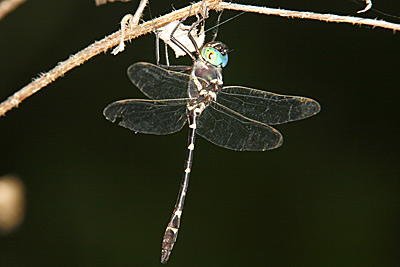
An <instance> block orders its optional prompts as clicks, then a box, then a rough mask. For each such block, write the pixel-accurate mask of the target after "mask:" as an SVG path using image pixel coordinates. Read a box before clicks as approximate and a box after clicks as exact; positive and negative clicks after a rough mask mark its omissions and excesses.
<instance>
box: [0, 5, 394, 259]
mask: <svg viewBox="0 0 400 267" xmlns="http://www.w3.org/2000/svg"><path fill="white" fill-rule="evenodd" d="M188 2H189V1H151V9H152V14H153V16H159V15H162V14H166V13H168V12H170V10H171V4H173V5H174V7H175V8H181V7H184V6H186V5H188ZM265 4H268V6H269V7H281V8H284V9H293V10H304V11H312V12H321V13H333V14H338V15H340V14H342V15H354V16H355V15H357V14H356V11H357V10H359V9H362V7H360V6H358V5H356V4H354V3H353V2H350V1H347V0H341V1H337V0H334V1H333V0H332V1H316V0H310V1H284V0H282V1H267V3H265V2H263V1H259V2H257V3H255V5H265ZM136 6H137V1H132V2H130V3H114V4H107V5H104V6H101V7H96V6H95V5H94V1H80V0H69V1H53V0H41V1H27V2H26V3H25V4H23V5H22V6H21V7H20V8H18V9H17V10H16V11H15V12H13V13H11V14H9V15H8V16H7V17H5V18H4V19H3V20H2V21H0V36H1V42H0V51H1V52H0V55H1V64H0V73H1V76H0V77H1V79H0V85H1V86H0V99H1V100H5V99H6V98H7V97H8V96H9V95H11V94H12V93H14V92H15V91H16V90H18V89H20V88H22V87H23V86H25V85H26V84H28V83H29V82H30V81H31V80H32V78H35V77H37V76H38V74H39V73H41V72H45V71H47V70H49V69H51V68H53V67H54V66H55V64H56V63H57V62H59V61H63V60H65V59H67V58H68V57H69V56H70V55H72V54H75V53H76V52H78V51H79V50H81V49H83V48H84V47H86V46H87V45H89V44H91V43H93V42H94V41H95V40H100V39H102V38H103V37H104V36H105V35H108V34H111V33H112V32H114V31H116V30H118V27H119V22H120V20H121V18H122V17H123V15H125V14H126V13H133V12H134V11H135V9H136ZM374 7H375V8H376V9H379V10H381V11H385V12H388V13H392V14H395V15H400V5H399V3H398V2H397V1H375V2H374ZM234 14H237V12H229V11H226V12H225V13H224V15H223V19H227V18H229V17H231V16H233V15H234ZM363 16H365V17H370V18H376V17H379V18H382V16H381V15H379V14H378V13H375V12H373V11H370V12H368V13H367V14H365V15H363ZM149 17H150V16H149V14H148V9H146V15H145V17H144V19H146V20H147V19H149ZM384 19H390V18H387V17H386V18H385V17H384ZM394 21H395V22H396V20H394ZM397 22H398V20H397ZM214 23H215V14H212V16H211V18H210V19H209V20H208V21H207V26H208V27H210V26H212V25H214ZM210 39H211V35H210V34H209V35H208V40H210ZM218 39H219V40H221V41H223V42H225V43H226V44H227V45H228V46H229V48H230V49H233V50H234V51H233V52H231V53H230V55H229V60H230V61H229V64H228V66H227V67H226V68H225V69H224V83H225V85H244V86H248V87H253V88H258V89H262V90H267V91H271V92H276V93H281V94H292V95H303V96H308V97H311V98H313V99H316V100H317V101H318V102H319V103H320V104H321V106H322V111H321V113H320V114H318V115H317V116H315V117H313V118H311V119H307V120H304V121H299V122H295V123H290V124H286V125H281V126H278V127H277V128H278V129H279V131H280V132H282V134H283V135H284V138H285V139H284V140H285V141H284V145H283V146H282V147H281V148H279V149H277V150H274V151H269V152H260V153H258V152H233V151H229V150H226V149H223V148H220V147H217V146H215V145H213V144H211V143H209V142H207V141H205V140H204V139H202V138H200V137H199V138H198V139H197V143H196V152H195V158H194V166H193V169H192V177H191V178H192V179H191V183H190V186H189V192H188V197H187V202H186V206H185V211H184V213H183V214H184V215H183V221H182V227H181V231H180V233H179V238H178V242H177V244H176V246H175V249H174V251H173V253H172V257H171V259H170V262H169V263H168V264H169V265H170V266H260V265H261V266H263V265H265V266H311V265H312V266H327V265H329V266H355V265H358V266H360V265H363V266H374V265H375V266H378V265H379V266H383V265H386V266H388V265H394V264H395V263H398V262H399V260H400V255H399V254H400V252H399V251H400V250H399V249H400V246H399V244H400V238H399V237H400V233H399V223H400V216H399V212H400V180H399V179H400V175H399V166H400V165H399V148H400V144H399V133H400V131H399V127H398V124H399V123H400V120H399V115H400V108H399V99H400V92H399V89H400V88H399V71H400V67H399V59H400V35H399V34H398V33H395V34H394V33H393V32H392V31H390V30H383V29H372V28H371V27H360V26H353V25H350V24H336V23H325V22H318V21H311V20H298V19H286V18H280V17H274V16H265V15H257V14H245V15H242V16H240V17H239V18H237V19H235V20H233V21H230V22H228V23H226V24H224V25H223V26H221V27H220V30H219V35H218ZM171 57H172V54H171ZM138 61H147V62H155V58H154V36H153V35H148V36H143V37H140V38H138V39H136V40H133V41H132V43H128V44H127V48H126V50H125V52H123V53H121V54H119V55H117V56H113V55H111V54H110V51H108V52H107V53H105V54H101V55H99V56H96V57H95V58H93V59H91V60H90V61H89V62H87V63H85V64H84V65H82V66H80V67H78V68H75V69H73V70H72V71H70V72H68V73H67V74H66V75H65V77H63V78H60V79H58V80H56V81H55V82H54V83H52V84H51V85H49V86H47V87H45V88H44V89H42V90H41V91H40V92H39V93H37V94H35V95H34V96H32V97H31V98H29V99H27V100H26V101H24V102H23V103H22V104H21V105H20V106H19V108H18V109H14V110H12V111H10V112H8V113H7V115H6V116H5V117H2V118H0V148H1V158H0V175H3V174H7V173H14V174H18V175H19V176H20V177H21V178H22V179H23V181H24V182H25V185H26V188H27V211H26V218H25V221H24V223H23V224H22V225H21V227H20V228H19V229H18V230H17V231H15V232H14V233H11V234H9V235H7V236H3V237H0V265H1V266H78V265H79V266H128V265H131V266H155V265H157V264H159V257H160V249H161V238H162V235H163V233H164V229H165V226H166V224H167V222H168V219H169V218H170V215H171V212H172V209H173V205H174V202H175V199H176V196H177V193H178V189H179V184H180V180H181V175H182V172H183V161H184V157H185V153H186V141H187V128H184V130H182V131H181V132H179V133H177V134H173V135H169V136H151V135H142V134H137V135H135V134H134V133H133V132H130V131H128V130H126V129H124V128H121V127H118V126H116V125H113V124H111V123H110V122H108V121H107V120H105V119H104V117H103V115H102V110H103V108H104V107H105V106H106V105H108V104H109V103H111V102H113V101H115V100H118V99H125V98H138V97H143V96H142V95H141V93H140V92H139V90H138V89H136V88H134V86H132V84H131V83H130V81H129V79H128V77H127V75H126V69H127V67H128V66H129V65H130V64H132V63H134V62H138ZM174 63H180V64H190V61H189V60H188V59H187V58H181V59H179V60H174Z"/></svg>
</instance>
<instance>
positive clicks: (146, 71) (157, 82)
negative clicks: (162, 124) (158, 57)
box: [128, 62, 190, 100]
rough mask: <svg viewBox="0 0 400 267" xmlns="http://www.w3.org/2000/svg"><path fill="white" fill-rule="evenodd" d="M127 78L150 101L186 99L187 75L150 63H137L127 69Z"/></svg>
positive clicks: (188, 77) (188, 76)
mask: <svg viewBox="0 0 400 267" xmlns="http://www.w3.org/2000/svg"><path fill="white" fill-rule="evenodd" d="M128 76H129V79H130V80H131V81H132V83H133V84H134V85H135V86H136V87H137V88H139V89H140V91H142V92H143V94H145V95H146V96H147V97H149V98H151V99H155V100H159V99H176V98H185V97H188V93H187V90H188V85H189V81H190V75H188V74H184V73H180V72H175V71H172V70H166V69H164V68H161V67H159V66H157V65H153V64H151V63H146V62H138V63H135V64H133V65H131V66H130V67H129V68H128Z"/></svg>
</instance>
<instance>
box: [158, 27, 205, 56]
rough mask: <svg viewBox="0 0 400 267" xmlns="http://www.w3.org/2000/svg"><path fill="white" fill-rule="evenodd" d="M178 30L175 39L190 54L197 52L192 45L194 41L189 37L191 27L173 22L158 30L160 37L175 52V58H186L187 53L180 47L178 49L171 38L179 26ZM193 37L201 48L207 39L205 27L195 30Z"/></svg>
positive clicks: (192, 32) (192, 33)
mask: <svg viewBox="0 0 400 267" xmlns="http://www.w3.org/2000/svg"><path fill="white" fill-rule="evenodd" d="M178 23H179V27H178V29H176V31H175V33H174V37H175V39H177V40H178V41H179V42H180V43H181V44H183V46H185V47H186V48H187V49H188V50H189V51H190V52H195V48H194V46H193V44H192V41H191V40H190V39H189V37H188V32H189V29H190V27H191V26H187V25H184V24H182V23H180V22H179V21H177V20H176V21H173V22H171V23H170V24H168V25H167V26H164V27H161V28H159V29H157V31H158V32H159V35H158V36H159V37H160V39H161V40H163V41H164V42H165V43H166V44H168V45H169V46H170V47H171V48H172V49H173V50H174V52H175V56H176V57H177V58H178V57H180V56H185V55H186V54H185V52H184V51H182V49H180V48H179V47H177V46H176V45H175V44H174V43H172V42H171V40H170V36H171V32H172V31H173V30H174V29H175V27H176V25H178ZM191 35H192V36H193V38H194V40H195V41H196V44H197V47H198V48H200V47H201V46H202V45H203V43H204V39H205V34H204V25H203V26H201V27H200V29H193V30H192V31H191Z"/></svg>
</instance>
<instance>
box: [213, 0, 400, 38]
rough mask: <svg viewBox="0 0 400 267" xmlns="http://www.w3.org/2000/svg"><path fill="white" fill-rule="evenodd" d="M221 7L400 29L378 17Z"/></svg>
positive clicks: (262, 8)
mask: <svg viewBox="0 0 400 267" xmlns="http://www.w3.org/2000/svg"><path fill="white" fill-rule="evenodd" d="M218 8H220V9H230V10H237V11H246V12H253V13H259V14H264V15H275V16H280V17H286V18H298V19H314V20H320V21H325V22H336V23H350V24H353V25H354V24H357V25H369V26H373V27H377V28H384V29H389V30H393V31H399V30H400V24H396V23H391V22H386V21H384V20H376V19H364V18H358V17H351V16H339V15H333V14H319V13H313V12H304V11H292V10H284V9H276V8H268V7H260V6H249V5H240V4H233V3H227V2H222V3H220V4H219V5H218Z"/></svg>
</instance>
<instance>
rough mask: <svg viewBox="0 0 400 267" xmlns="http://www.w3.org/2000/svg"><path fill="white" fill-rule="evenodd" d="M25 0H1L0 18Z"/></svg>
mask: <svg viewBox="0 0 400 267" xmlns="http://www.w3.org/2000/svg"><path fill="white" fill-rule="evenodd" d="M25 2H26V0H3V1H1V2H0V20H2V19H3V18H4V17H5V16H6V15H7V14H8V13H10V12H12V11H14V10H15V9H16V8H17V7H19V6H20V5H21V4H23V3H25Z"/></svg>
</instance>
